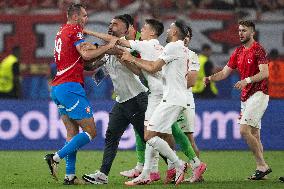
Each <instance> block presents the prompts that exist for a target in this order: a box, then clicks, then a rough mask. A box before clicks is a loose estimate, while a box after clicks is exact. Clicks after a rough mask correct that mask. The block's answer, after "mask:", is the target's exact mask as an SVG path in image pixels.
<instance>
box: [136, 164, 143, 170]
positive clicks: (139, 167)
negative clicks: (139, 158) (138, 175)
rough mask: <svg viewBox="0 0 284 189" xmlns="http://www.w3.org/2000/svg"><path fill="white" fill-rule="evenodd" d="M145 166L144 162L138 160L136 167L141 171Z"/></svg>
mask: <svg viewBox="0 0 284 189" xmlns="http://www.w3.org/2000/svg"><path fill="white" fill-rule="evenodd" d="M143 166H144V164H143V163H139V162H137V164H136V167H135V169H138V170H139V171H142V170H143Z"/></svg>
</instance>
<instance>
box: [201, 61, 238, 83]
mask: <svg viewBox="0 0 284 189" xmlns="http://www.w3.org/2000/svg"><path fill="white" fill-rule="evenodd" d="M232 71H233V69H232V68H230V67H229V66H227V65H226V66H225V67H224V68H223V69H222V70H221V71H219V72H217V73H215V74H213V75H211V76H209V77H204V78H203V82H204V84H205V85H207V84H208V83H209V82H210V81H220V80H223V79H226V78H227V77H228V76H229V75H230V74H231V72H232Z"/></svg>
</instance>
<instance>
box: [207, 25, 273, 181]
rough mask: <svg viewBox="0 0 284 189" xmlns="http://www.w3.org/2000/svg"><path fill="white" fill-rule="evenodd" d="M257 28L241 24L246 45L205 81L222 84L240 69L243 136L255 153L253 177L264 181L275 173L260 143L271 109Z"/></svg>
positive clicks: (263, 56) (263, 54) (242, 37)
mask: <svg viewBox="0 0 284 189" xmlns="http://www.w3.org/2000/svg"><path fill="white" fill-rule="evenodd" d="M254 34H255V25H254V23H253V22H252V21H240V22H239V37H240V41H241V43H242V45H241V46H240V47H238V48H237V49H236V50H235V51H234V52H233V54H232V55H231V57H230V59H229V61H228V63H227V65H226V66H225V67H224V68H223V70H222V71H220V72H218V73H216V74H213V75H211V76H209V77H205V78H204V83H205V85H206V84H208V83H209V81H220V80H223V79H225V78H227V77H228V76H229V75H230V73H231V72H232V71H233V70H234V69H237V70H238V72H239V74H240V78H241V80H240V81H238V82H237V83H236V84H235V85H234V87H235V88H237V89H239V90H241V115H242V116H241V117H240V120H239V124H240V133H241V135H242V137H243V138H244V139H245V140H246V142H247V144H248V146H249V148H250V149H251V151H252V152H253V156H254V158H255V162H256V171H255V172H254V173H253V174H252V175H251V176H250V177H249V179H251V180H261V179H263V178H264V177H265V176H266V175H267V174H269V173H271V172H272V170H271V168H270V167H269V166H268V165H267V163H266V162H265V160H264V157H263V146H262V143H261V140H260V129H261V118H262V116H263V114H264V112H265V110H266V108H267V106H268V101H269V96H268V86H267V83H268V76H269V73H268V61H267V56H266V52H265V50H264V48H263V47H262V46H261V45H260V44H259V43H258V42H256V41H255V40H254V38H253V37H254Z"/></svg>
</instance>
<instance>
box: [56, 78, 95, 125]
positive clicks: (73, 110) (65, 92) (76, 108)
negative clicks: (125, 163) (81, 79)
mask: <svg viewBox="0 0 284 189" xmlns="http://www.w3.org/2000/svg"><path fill="white" fill-rule="evenodd" d="M51 98H52V100H53V101H54V102H55V104H56V105H57V107H58V110H59V114H60V115H68V117H69V118H71V119H74V120H81V119H84V118H90V117H92V116H93V111H92V108H91V105H90V102H89V101H88V99H87V97H86V92H85V90H84V88H83V87H82V85H81V84H80V83H77V82H67V83H62V84H59V85H56V86H52V87H51Z"/></svg>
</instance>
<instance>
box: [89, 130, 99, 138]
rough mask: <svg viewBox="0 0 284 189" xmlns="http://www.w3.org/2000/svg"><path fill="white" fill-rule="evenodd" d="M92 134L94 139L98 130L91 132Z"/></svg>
mask: <svg viewBox="0 0 284 189" xmlns="http://www.w3.org/2000/svg"><path fill="white" fill-rule="evenodd" d="M90 135H91V137H92V139H94V138H95V137H96V136H97V132H96V130H94V131H92V132H91V133H90Z"/></svg>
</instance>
